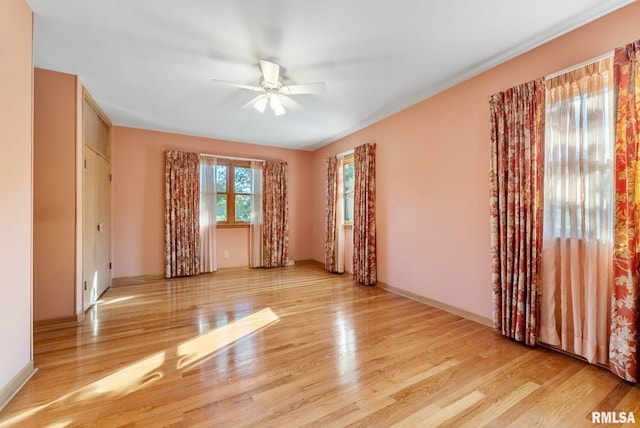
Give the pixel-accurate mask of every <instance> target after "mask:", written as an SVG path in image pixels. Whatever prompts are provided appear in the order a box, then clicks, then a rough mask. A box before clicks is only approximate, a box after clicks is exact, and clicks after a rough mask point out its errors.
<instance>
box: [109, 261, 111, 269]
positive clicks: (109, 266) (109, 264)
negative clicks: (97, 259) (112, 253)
mask: <svg viewBox="0 0 640 428" xmlns="http://www.w3.org/2000/svg"><path fill="white" fill-rule="evenodd" d="M109 270H111V262H109Z"/></svg>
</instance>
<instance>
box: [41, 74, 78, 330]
mask: <svg viewBox="0 0 640 428" xmlns="http://www.w3.org/2000/svg"><path fill="white" fill-rule="evenodd" d="M33 138H34V139H33V144H34V159H33V168H34V178H33V179H34V183H33V186H34V192H33V198H34V201H33V318H34V320H36V321H37V320H45V319H53V318H63V317H70V316H74V314H75V309H74V303H75V257H76V254H75V244H76V236H75V228H76V224H75V223H76V212H75V211H76V200H75V197H76V181H75V180H76V170H75V162H76V77H75V76H73V75H70V74H65V73H58V72H55V71H49V70H43V69H39V68H36V69H35V70H34V137H33Z"/></svg>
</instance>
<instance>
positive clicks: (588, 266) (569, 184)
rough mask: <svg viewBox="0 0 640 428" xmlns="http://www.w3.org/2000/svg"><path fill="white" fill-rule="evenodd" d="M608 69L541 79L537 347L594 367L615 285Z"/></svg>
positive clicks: (604, 353) (603, 353) (600, 65)
mask: <svg viewBox="0 0 640 428" xmlns="http://www.w3.org/2000/svg"><path fill="white" fill-rule="evenodd" d="M612 65H613V60H612V58H611V57H608V58H604V59H602V60H599V61H596V62H593V63H591V64H588V65H585V66H583V67H580V68H577V69H575V70H572V71H570V72H567V73H563V74H561V75H559V76H556V77H553V78H550V79H548V80H547V81H546V82H545V87H546V107H545V108H546V112H547V114H546V127H545V150H544V152H545V164H544V221H543V223H544V232H543V243H542V284H541V287H542V288H541V295H540V297H541V304H540V342H543V343H546V344H549V345H552V346H556V347H559V348H561V349H563V350H565V351H568V352H571V353H574V354H576V355H580V356H582V357H584V358H586V359H587V361H589V362H591V363H594V362H597V363H600V364H607V362H608V344H609V318H610V314H609V305H610V303H609V302H610V290H611V288H612V281H613V276H612V271H613V269H612V266H613V123H612V122H613V103H612V100H613V97H612V95H611V94H612V89H613V86H612V84H613V79H612Z"/></svg>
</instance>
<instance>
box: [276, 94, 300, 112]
mask: <svg viewBox="0 0 640 428" xmlns="http://www.w3.org/2000/svg"><path fill="white" fill-rule="evenodd" d="M278 97H279V98H280V101H281V102H282V105H283V106H285V107H286V108H288V109H289V110H291V111H300V110H302V106H301V105H300V104H298V102H296V101H294V100H293V99H291V97H288V96H286V95H284V94H278Z"/></svg>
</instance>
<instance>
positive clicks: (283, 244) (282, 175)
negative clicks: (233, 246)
mask: <svg viewBox="0 0 640 428" xmlns="http://www.w3.org/2000/svg"><path fill="white" fill-rule="evenodd" d="M263 173H264V184H263V192H262V204H263V208H262V212H263V221H264V224H263V231H262V252H263V255H262V266H264V267H279V266H285V265H286V264H287V261H288V257H289V202H288V198H287V181H288V180H287V163H286V162H284V161H266V162H265V164H264V171H263Z"/></svg>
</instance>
